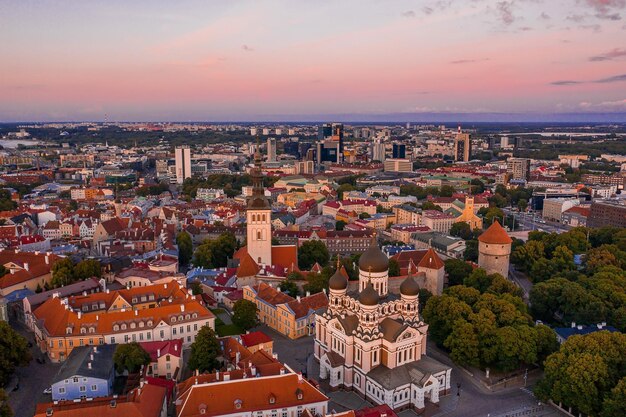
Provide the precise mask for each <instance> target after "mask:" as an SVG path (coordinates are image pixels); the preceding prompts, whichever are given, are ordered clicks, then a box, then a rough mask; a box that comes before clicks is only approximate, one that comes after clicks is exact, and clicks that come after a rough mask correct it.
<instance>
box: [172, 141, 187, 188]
mask: <svg viewBox="0 0 626 417" xmlns="http://www.w3.org/2000/svg"><path fill="white" fill-rule="evenodd" d="M174 159H175V161H176V162H175V164H176V183H178V184H182V183H183V181H185V179H187V178H191V149H189V146H177V147H176V149H174Z"/></svg>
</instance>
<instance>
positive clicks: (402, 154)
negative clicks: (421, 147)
mask: <svg viewBox="0 0 626 417" xmlns="http://www.w3.org/2000/svg"><path fill="white" fill-rule="evenodd" d="M391 154H392V157H393V158H394V159H404V158H406V145H405V144H404V143H394V144H393V150H392V153H391Z"/></svg>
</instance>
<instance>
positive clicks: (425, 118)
mask: <svg viewBox="0 0 626 417" xmlns="http://www.w3.org/2000/svg"><path fill="white" fill-rule="evenodd" d="M331 122H337V123H346V124H355V123H364V124H375V123H378V124H384V123H402V124H405V123H411V124H451V123H452V124H454V123H460V124H463V123H480V124H489V123H491V124H510V123H527V124H549V123H557V124H586V123H592V124H599V123H616V124H626V112H585V113H582V112H568V113H541V112H501V113H496V112H489V113H487V112H485V113H444V112H433V113H381V114H360V113H346V114H310V115H306V114H298V115H252V116H248V117H232V118H227V117H222V118H215V119H210V118H207V119H204V120H202V119H189V120H183V119H166V118H145V119H128V120H122V119H119V120H106V119H104V118H102V119H96V118H91V119H87V118H85V119H80V120H79V119H76V120H70V119H68V120H53V119H49V120H14V121H12V120H7V121H3V120H0V125H14V124H28V123H32V124H45V123H111V124H115V123H180V124H184V123H209V124H210V123H216V124H226V123H229V124H232V123H241V124H254V123H260V124H262V123H288V124H298V123H303V124H315V123H331Z"/></svg>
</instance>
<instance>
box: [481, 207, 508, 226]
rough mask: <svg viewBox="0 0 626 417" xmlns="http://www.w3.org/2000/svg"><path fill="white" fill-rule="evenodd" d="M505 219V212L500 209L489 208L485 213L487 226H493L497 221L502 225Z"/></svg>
mask: <svg viewBox="0 0 626 417" xmlns="http://www.w3.org/2000/svg"><path fill="white" fill-rule="evenodd" d="M503 218H504V212H503V211H502V210H501V209H499V208H498V207H489V209H487V212H486V213H485V222H484V223H485V226H491V224H492V223H493V222H494V221H495V220H497V221H499V222H500V223H502V219H503Z"/></svg>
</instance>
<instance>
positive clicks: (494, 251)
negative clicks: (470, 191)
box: [478, 220, 513, 278]
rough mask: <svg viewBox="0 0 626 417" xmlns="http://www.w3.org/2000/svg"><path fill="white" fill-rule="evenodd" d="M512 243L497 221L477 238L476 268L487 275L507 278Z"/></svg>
mask: <svg viewBox="0 0 626 417" xmlns="http://www.w3.org/2000/svg"><path fill="white" fill-rule="evenodd" d="M512 242H513V241H512V240H511V238H510V237H509V235H508V234H507V233H506V230H504V228H503V227H502V226H500V223H498V221H497V220H496V221H494V222H493V224H492V225H491V226H489V228H488V229H487V230H485V232H484V233H483V234H482V235H480V236H479V237H478V266H480V267H481V268H483V269H484V270H485V271H487V273H488V274H500V275H502V276H503V277H505V278H506V277H508V276H509V258H510V256H511V243H512Z"/></svg>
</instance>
